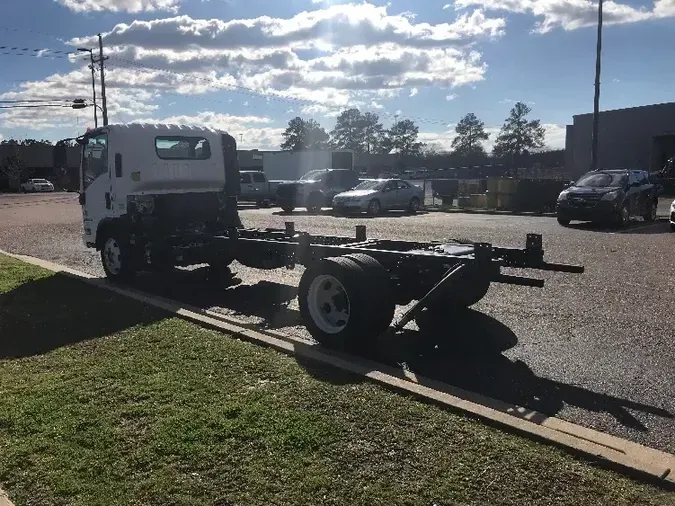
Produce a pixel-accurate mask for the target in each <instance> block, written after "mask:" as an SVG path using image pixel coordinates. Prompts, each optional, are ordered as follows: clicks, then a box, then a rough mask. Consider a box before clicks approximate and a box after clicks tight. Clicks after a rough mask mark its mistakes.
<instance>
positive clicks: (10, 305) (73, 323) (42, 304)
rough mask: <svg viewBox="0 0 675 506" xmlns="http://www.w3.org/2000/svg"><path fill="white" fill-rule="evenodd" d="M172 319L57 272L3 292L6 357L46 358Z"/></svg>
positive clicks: (0, 344)
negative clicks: (69, 347) (59, 350)
mask: <svg viewBox="0 0 675 506" xmlns="http://www.w3.org/2000/svg"><path fill="white" fill-rule="evenodd" d="M168 316H169V315H167V314H166V313H163V312H161V311H158V310H156V309H154V308H151V307H148V306H144V305H142V304H138V303H137V302H134V301H132V300H130V299H126V298H124V297H121V296H119V295H117V294H114V293H111V292H108V291H105V290H101V289H100V288H96V287H94V286H90V285H87V284H85V283H82V282H81V281H79V280H77V279H73V278H71V277H69V276H66V275H63V274H54V275H52V276H48V277H45V278H40V279H36V280H32V281H28V282H26V283H23V284H22V285H19V286H18V287H17V288H15V289H13V290H10V291H9V292H6V293H1V294H0V359H3V358H19V357H29V356H33V355H40V354H43V353H47V352H49V351H51V350H54V349H56V348H59V347H61V346H67V345H70V344H75V343H79V342H82V341H88V340H91V339H96V338H99V337H103V336H106V335H109V334H112V333H115V332H119V331H122V330H124V329H127V328H129V327H133V326H136V325H148V324H151V323H153V322H156V321H159V320H161V319H164V318H167V317H168Z"/></svg>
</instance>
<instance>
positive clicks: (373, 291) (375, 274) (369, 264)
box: [345, 253, 396, 336]
mask: <svg viewBox="0 0 675 506" xmlns="http://www.w3.org/2000/svg"><path fill="white" fill-rule="evenodd" d="M345 258H349V259H350V260H353V261H354V262H356V263H357V264H358V265H359V266H360V267H361V268H362V269H363V271H364V273H365V276H366V278H367V283H368V284H367V286H366V289H367V290H369V292H370V295H369V297H370V300H371V301H372V303H373V313H372V315H371V327H370V332H371V333H372V334H373V335H375V336H379V335H380V334H382V333H383V332H385V331H386V330H387V329H388V328H389V325H391V322H392V320H393V319H394V312H395V310H396V301H395V299H394V293H393V287H392V283H391V278H390V277H389V273H388V272H387V270H386V269H385V268H384V267H382V264H381V263H380V262H378V261H377V260H375V259H374V258H373V257H371V256H370V255H366V254H364V253H354V254H352V255H345Z"/></svg>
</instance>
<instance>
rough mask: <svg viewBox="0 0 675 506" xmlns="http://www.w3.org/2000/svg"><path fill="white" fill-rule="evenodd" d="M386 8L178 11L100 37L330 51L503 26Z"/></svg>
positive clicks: (489, 33)
mask: <svg viewBox="0 0 675 506" xmlns="http://www.w3.org/2000/svg"><path fill="white" fill-rule="evenodd" d="M166 1H169V0H166ZM387 8H388V7H387V6H377V5H373V4H370V3H367V2H364V3H358V4H341V5H330V6H327V7H325V8H323V9H317V10H314V11H304V12H300V13H298V14H296V15H295V16H293V17H291V18H272V17H269V16H261V17H258V18H253V19H235V20H231V21H222V20H220V19H193V18H191V17H189V16H186V15H183V16H177V17H173V18H166V19H155V20H152V21H140V20H136V21H133V22H132V23H131V24H125V23H120V24H118V25H117V26H115V27H114V28H113V29H112V30H111V31H110V32H107V33H105V34H104V37H105V41H106V44H107V45H109V46H120V45H137V46H141V47H144V48H147V49H175V48H180V47H201V48H204V49H241V48H261V47H268V48H271V47H293V48H319V49H324V50H330V49H333V48H338V47H341V48H346V47H351V46H359V45H374V44H380V43H383V42H392V43H396V44H401V45H407V46H412V47H420V48H426V47H447V46H448V45H453V44H454V45H463V44H466V43H467V42H469V41H471V40H475V39H476V38H479V37H498V36H500V35H502V33H503V29H504V25H505V21H504V20H503V19H502V18H488V17H486V16H485V15H484V14H483V12H482V11H480V10H475V11H473V12H471V13H464V14H461V15H460V16H458V17H457V19H456V20H455V21H454V22H452V23H438V24H430V23H415V22H414V20H413V19H411V16H409V15H406V13H402V14H389V13H388V12H387ZM72 43H73V44H74V45H83V44H84V45H87V44H89V45H93V44H95V43H96V38H95V37H93V36H92V37H82V38H76V39H73V40H72Z"/></svg>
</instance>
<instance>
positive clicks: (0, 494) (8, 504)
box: [0, 488, 14, 506]
mask: <svg viewBox="0 0 675 506" xmlns="http://www.w3.org/2000/svg"><path fill="white" fill-rule="evenodd" d="M0 506H14V503H13V502H12V501H10V500H9V497H7V493H6V492H5V491H4V490H2V489H1V488H0Z"/></svg>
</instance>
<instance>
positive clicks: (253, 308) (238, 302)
mask: <svg viewBox="0 0 675 506" xmlns="http://www.w3.org/2000/svg"><path fill="white" fill-rule="evenodd" d="M131 286H132V287H133V288H136V289H138V290H141V291H143V292H146V293H151V294H154V295H159V296H161V297H166V298H169V299H174V300H179V301H181V302H185V303H186V304H190V305H192V306H196V307H199V308H204V309H208V308H215V307H218V308H226V309H228V310H229V311H230V312H228V313H227V314H229V315H231V316H238V315H241V316H246V317H251V316H254V317H257V318H260V319H262V320H263V321H261V322H259V323H256V324H253V325H251V327H252V328H257V329H278V328H283V327H292V326H297V325H302V321H301V319H300V312H299V311H297V310H294V309H291V308H289V307H288V304H289V303H290V302H291V301H292V300H293V299H295V298H296V297H297V295H298V289H297V287H294V286H290V285H284V284H280V283H273V282H269V281H260V282H258V283H256V284H254V285H239V286H235V287H231V288H228V289H224V288H223V286H222V284H221V283H220V282H219V281H218V280H210V279H209V270H208V269H207V268H199V269H193V270H181V269H175V270H171V271H169V272H166V273H163V274H161V275H159V274H144V275H140V276H138V277H137V279H135V280H134V281H133V282H132V283H131Z"/></svg>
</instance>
